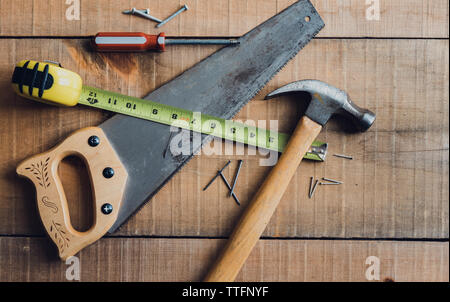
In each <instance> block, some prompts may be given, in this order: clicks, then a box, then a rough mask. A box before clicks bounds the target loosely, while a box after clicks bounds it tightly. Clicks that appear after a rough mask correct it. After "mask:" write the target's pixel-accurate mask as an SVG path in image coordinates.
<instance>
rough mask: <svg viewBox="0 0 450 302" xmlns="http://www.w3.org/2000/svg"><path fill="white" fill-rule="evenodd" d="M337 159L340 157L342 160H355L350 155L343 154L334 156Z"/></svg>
mask: <svg viewBox="0 0 450 302" xmlns="http://www.w3.org/2000/svg"><path fill="white" fill-rule="evenodd" d="M333 155H334V156H336V157H340V158H346V159H353V157H351V156H349V155H343V154H333Z"/></svg>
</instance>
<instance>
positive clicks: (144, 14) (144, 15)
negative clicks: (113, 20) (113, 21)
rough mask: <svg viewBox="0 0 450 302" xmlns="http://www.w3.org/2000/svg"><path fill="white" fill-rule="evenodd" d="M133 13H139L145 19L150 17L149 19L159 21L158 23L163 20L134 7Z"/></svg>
mask: <svg viewBox="0 0 450 302" xmlns="http://www.w3.org/2000/svg"><path fill="white" fill-rule="evenodd" d="M131 13H132V14H133V15H138V16H141V17H143V18H145V19H149V20H152V21H155V22H158V23H160V22H161V20H160V19H158V18H155V17H153V16H150V15H149V14H146V13H143V12H141V11H139V10H137V9H135V8H134V7H133V8H132V9H131Z"/></svg>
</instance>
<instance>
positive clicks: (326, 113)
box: [266, 80, 375, 132]
mask: <svg viewBox="0 0 450 302" xmlns="http://www.w3.org/2000/svg"><path fill="white" fill-rule="evenodd" d="M295 92H307V93H309V94H310V95H311V102H310V104H309V106H308V109H306V112H305V115H306V116H308V117H309V118H310V119H312V120H313V121H315V122H316V123H318V124H320V125H322V126H323V125H325V124H326V123H327V122H328V120H329V119H330V117H331V116H332V115H334V114H342V115H344V116H346V117H348V118H350V119H351V120H352V121H353V123H354V124H355V126H356V127H357V128H358V130H360V131H362V132H363V131H366V130H367V129H369V128H370V126H372V124H373V122H374V121H375V114H374V113H373V112H372V111H370V110H367V109H363V108H360V107H358V106H357V105H355V104H354V103H353V102H352V101H351V100H350V98H349V96H348V95H347V93H346V92H345V91H342V90H340V89H338V88H336V87H333V86H331V85H329V84H327V83H324V82H322V81H317V80H303V81H297V82H293V83H290V84H287V85H285V86H283V87H281V88H278V89H277V90H275V91H273V92H271V93H269V94H268V95H267V96H266V99H271V98H274V97H277V96H281V95H286V94H291V93H295Z"/></svg>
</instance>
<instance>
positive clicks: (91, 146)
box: [17, 127, 128, 260]
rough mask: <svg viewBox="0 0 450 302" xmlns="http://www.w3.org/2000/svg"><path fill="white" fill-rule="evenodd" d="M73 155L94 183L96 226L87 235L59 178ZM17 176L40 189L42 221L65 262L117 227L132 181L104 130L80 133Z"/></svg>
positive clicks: (27, 162)
mask: <svg viewBox="0 0 450 302" xmlns="http://www.w3.org/2000/svg"><path fill="white" fill-rule="evenodd" d="M96 138H98V140H97V139H96ZM70 155H75V156H78V157H80V158H81V159H83V160H84V162H85V164H86V166H87V169H88V171H89V176H90V180H91V188H92V191H93V192H92V193H93V200H94V205H95V210H94V224H93V226H92V227H91V228H90V229H89V230H87V231H86V232H78V231H76V230H75V229H74V228H73V227H72V224H71V222H70V215H69V208H68V205H67V199H66V195H65V193H64V189H63V186H62V183H61V180H60V179H59V175H58V165H59V163H60V162H61V160H63V159H64V158H65V157H67V156H70ZM105 168H112V169H113V170H114V171H113V172H114V173H113V176H112V177H110V178H107V177H109V176H110V175H111V173H109V174H108V173H106V172H105V173H104V172H103V171H104V170H105ZM107 172H111V170H108V171H107ZM17 173H18V174H19V175H22V176H25V177H27V178H29V179H30V180H31V181H32V182H33V184H34V186H35V187H36V197H37V205H38V209H39V214H40V216H41V221H42V223H43V225H44V227H45V229H46V231H47V234H48V235H49V236H50V238H51V239H52V240H53V242H54V243H55V244H56V246H57V247H58V251H59V256H60V257H61V259H63V260H65V259H67V258H68V257H70V256H73V255H75V254H76V253H77V252H78V251H80V250H81V249H83V248H84V247H86V246H87V245H89V244H91V243H93V242H94V241H96V240H98V239H99V238H100V237H102V236H103V235H104V234H105V233H106V232H107V231H108V230H109V228H110V227H111V226H112V225H113V224H114V222H115V220H116V218H117V214H118V213H119V208H120V202H121V200H122V196H123V193H124V190H125V184H126V180H127V177H128V174H127V172H126V170H125V168H124V167H123V165H122V163H121V162H120V160H119V157H118V156H117V154H116V152H115V151H114V149H113V147H112V146H111V144H110V143H109V142H108V139H107V137H106V135H105V134H104V133H103V130H102V129H100V128H97V127H90V128H84V129H81V130H78V131H76V132H74V133H73V134H72V135H70V136H69V137H68V138H67V139H65V140H64V141H63V142H62V143H60V144H59V145H57V146H56V147H54V148H52V149H50V150H49V151H47V152H45V153H42V154H38V155H35V156H33V157H31V158H28V159H26V160H25V161H23V162H22V163H20V164H19V166H18V167H17ZM103 174H105V175H106V177H105V176H104V175H103ZM111 207H112V208H111ZM111 209H112V211H110V210H111Z"/></svg>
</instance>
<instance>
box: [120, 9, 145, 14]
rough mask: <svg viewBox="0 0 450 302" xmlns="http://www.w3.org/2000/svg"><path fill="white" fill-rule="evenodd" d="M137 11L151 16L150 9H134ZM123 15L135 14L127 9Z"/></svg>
mask: <svg viewBox="0 0 450 302" xmlns="http://www.w3.org/2000/svg"><path fill="white" fill-rule="evenodd" d="M134 9H135V10H136V11H140V12H141V13H144V14H147V15H149V14H150V10H149V9H148V8H146V9H136V8H134ZM122 14H125V15H132V14H133V9H126V10H124V11H123V12H122Z"/></svg>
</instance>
